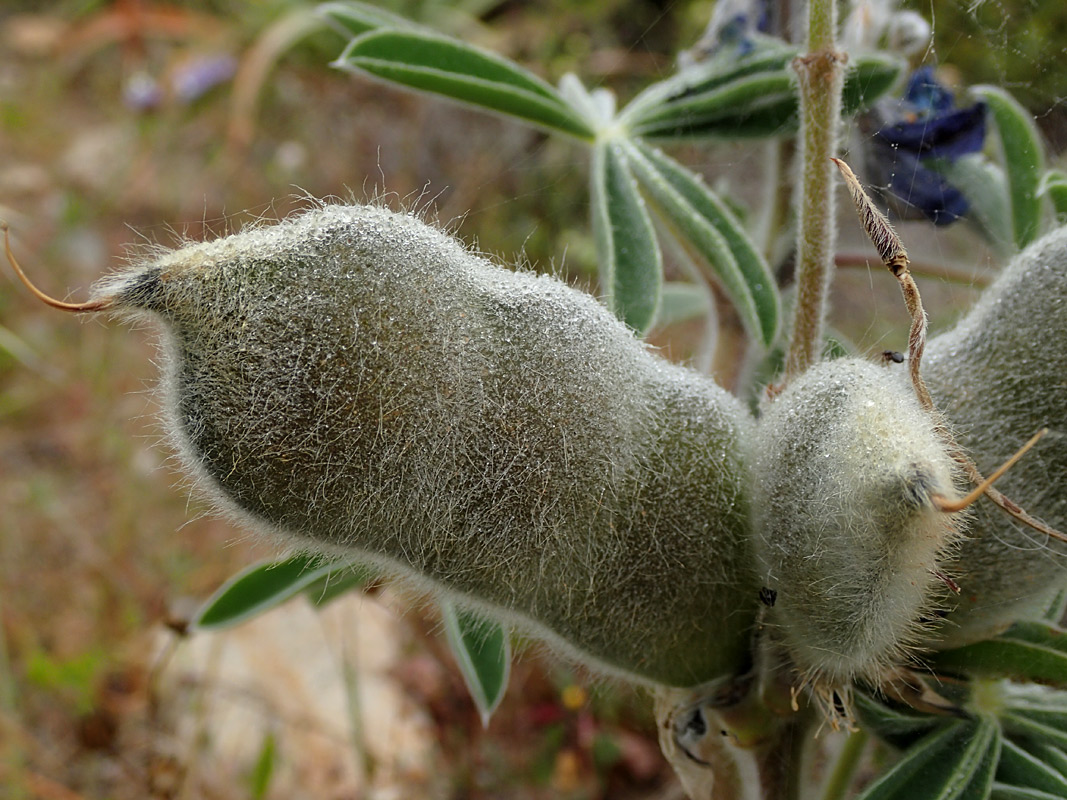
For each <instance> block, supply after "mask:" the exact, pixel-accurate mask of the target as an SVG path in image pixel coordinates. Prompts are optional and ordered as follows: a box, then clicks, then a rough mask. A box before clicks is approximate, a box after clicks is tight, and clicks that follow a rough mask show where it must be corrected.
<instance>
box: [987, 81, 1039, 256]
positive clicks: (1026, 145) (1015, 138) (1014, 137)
mask: <svg viewBox="0 0 1067 800" xmlns="http://www.w3.org/2000/svg"><path fill="white" fill-rule="evenodd" d="M971 93H972V94H973V95H974V96H975V97H977V98H979V99H981V100H983V101H984V102H985V103H986V105H987V106H988V107H989V113H990V119H991V120H992V121H993V124H994V126H995V127H996V129H997V134H998V138H999V139H1000V150H1001V156H1002V158H1003V165H1004V173H1005V174H1006V175H1007V178H1008V190H1009V195H1010V197H1011V221H1012V230H1013V232H1014V239H1015V246H1016V247H1017V248H1018V249H1020V250H1022V249H1023V248H1024V247H1026V245H1028V244H1030V242H1032V241H1033V240H1034V239H1036V238H1037V236H1038V234H1039V233H1041V230H1042V227H1043V221H1044V220H1043V219H1042V204H1041V194H1040V186H1041V176H1042V175H1043V174H1044V172H1045V156H1044V147H1043V146H1042V144H1041V134H1040V133H1038V130H1037V126H1036V125H1035V124H1034V119H1033V117H1032V116H1031V114H1030V112H1029V111H1027V110H1026V109H1025V108H1023V107H1022V106H1021V105H1020V104H1019V102H1018V101H1017V100H1016V99H1015V98H1014V97H1012V96H1011V95H1010V94H1008V93H1007V92H1005V91H1004V90H1003V89H1000V88H998V87H996V86H973V87H971Z"/></svg>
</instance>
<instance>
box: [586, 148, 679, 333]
mask: <svg viewBox="0 0 1067 800" xmlns="http://www.w3.org/2000/svg"><path fill="white" fill-rule="evenodd" d="M591 180H592V190H591V192H590V194H591V200H592V210H593V233H594V235H595V237H596V243H597V258H598V261H599V267H600V283H601V291H602V292H603V294H604V299H605V302H606V303H607V305H608V307H609V308H610V309H612V311H614V312H615V315H616V316H617V317H619V319H621V320H622V321H623V322H625V323H626V324H627V325H629V326H630V327H631V328H633V329H634V331H636V332H637V334H638V335H644V333H645V332H646V331H647V330H648V329H649V327H650V326H651V325H652V321H653V319H654V318H655V316H656V309H657V307H658V305H659V296H660V291H661V289H662V286H663V262H662V255H661V253H660V249H659V244H658V243H657V242H656V233H655V230H654V228H653V226H652V219H651V217H650V216H649V214H648V209H646V208H645V202H644V200H643V199H642V197H641V194H640V192H639V191H638V189H637V183H636V181H635V180H634V177H633V175H632V174H631V173H630V167H629V164H628V163H627V160H626V157H625V155H624V153H623V145H622V143H621V142H620V141H619V140H604V141H600V142H598V143H597V145H596V147H595V148H594V150H593V168H592V172H591Z"/></svg>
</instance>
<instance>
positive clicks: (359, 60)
mask: <svg viewBox="0 0 1067 800" xmlns="http://www.w3.org/2000/svg"><path fill="white" fill-rule="evenodd" d="M334 64H335V66H338V67H340V68H342V69H349V70H355V71H361V72H365V73H367V74H368V75H372V76H374V77H376V78H380V79H382V80H386V81H390V82H392V83H396V84H400V85H402V86H406V87H408V88H409V89H417V90H420V91H424V92H430V93H433V94H439V95H443V96H445V97H449V98H451V99H453V100H459V101H460V102H463V103H469V104H470V105H474V106H478V107H480V108H483V109H486V110H488V111H494V112H497V113H499V114H504V115H506V116H510V117H517V118H518V119H522V120H525V121H526V122H530V123H533V124H535V125H540V126H543V127H545V128H549V129H552V130H555V131H558V132H561V133H566V134H569V135H571V136H576V137H578V138H579V139H585V140H592V138H593V131H592V129H591V128H590V127H589V124H588V123H587V122H586V121H585V120H584V119H583V118H582V116H581V115H580V114H579V113H578V112H577V111H575V110H574V109H572V108H571V107H570V106H569V105H568V104H567V102H566V101H565V100H564V99H563V98H562V97H561V96H560V94H559V92H557V91H556V90H555V89H554V88H552V86H550V85H549V84H548V83H546V82H545V81H543V80H541V79H540V78H538V77H537V76H536V75H534V74H533V73H532V72H529V71H528V70H526V69H523V68H522V67H520V66H519V65H518V64H515V63H513V62H511V61H508V60H507V59H505V58H501V57H500V56H498V55H496V54H494V53H490V52H488V51H485V50H482V49H480V48H477V47H473V46H471V45H468V44H464V43H463V42H459V41H456V40H455V39H450V38H448V37H445V36H440V35H438V34H435V33H429V32H425V31H421V30H392V29H381V30H373V31H370V32H368V33H365V34H363V35H361V36H357V37H356V38H355V39H353V40H352V41H351V42H349V44H348V47H346V48H345V50H344V52H343V53H342V54H341V56H340V57H339V58H338V59H337V61H335V62H334Z"/></svg>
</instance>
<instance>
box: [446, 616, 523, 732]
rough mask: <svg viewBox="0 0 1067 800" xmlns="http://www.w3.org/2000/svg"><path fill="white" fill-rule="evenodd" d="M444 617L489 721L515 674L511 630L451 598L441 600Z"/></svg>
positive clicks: (461, 665) (463, 669)
mask: <svg viewBox="0 0 1067 800" xmlns="http://www.w3.org/2000/svg"><path fill="white" fill-rule="evenodd" d="M441 617H442V620H443V622H444V626H445V637H446V638H447V639H448V644H449V647H450V648H451V649H452V654H453V655H454V656H455V657H456V661H457V663H458V664H459V669H460V672H461V673H462V674H463V680H464V681H465V682H466V684H467V689H468V691H470V693H471V698H472V699H473V700H474V705H475V706H477V708H478V712H479V713H480V714H481V717H482V724H483V725H488V724H489V718H490V716H492V714H493V712H494V711H495V710H496V707H497V706H498V705H500V701H501V700H502V699H503V697H504V692H505V691H506V690H507V688H508V677H509V676H510V675H511V642H510V640H509V638H508V633H507V631H506V630H505V629H504V628H503V627H502V626H501V625H500V624H499V623H497V622H494V621H492V620H488V619H485V618H484V617H481V616H479V615H478V614H475V613H473V612H470V611H467V610H465V609H460V608H457V607H456V606H455V605H453V604H452V603H451V602H449V601H447V600H445V601H442V603H441Z"/></svg>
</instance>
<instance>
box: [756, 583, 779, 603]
mask: <svg viewBox="0 0 1067 800" xmlns="http://www.w3.org/2000/svg"><path fill="white" fill-rule="evenodd" d="M777 600H778V591H777V590H776V589H770V588H768V587H766V586H764V587H762V588H761V589H760V590H759V601H760V602H761V603H763V605H765V606H767V607H768V608H771V607H773V606H774V604H775V602H777Z"/></svg>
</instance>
